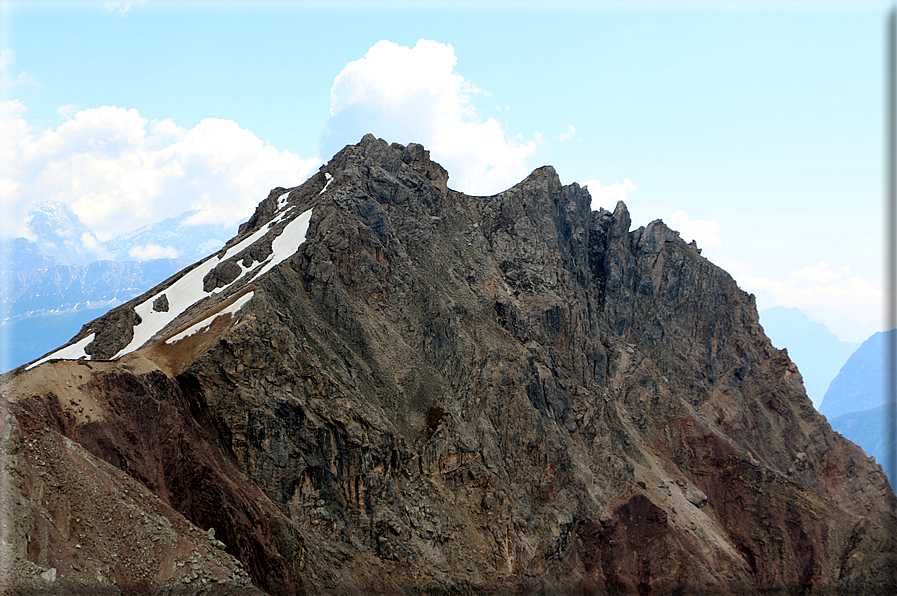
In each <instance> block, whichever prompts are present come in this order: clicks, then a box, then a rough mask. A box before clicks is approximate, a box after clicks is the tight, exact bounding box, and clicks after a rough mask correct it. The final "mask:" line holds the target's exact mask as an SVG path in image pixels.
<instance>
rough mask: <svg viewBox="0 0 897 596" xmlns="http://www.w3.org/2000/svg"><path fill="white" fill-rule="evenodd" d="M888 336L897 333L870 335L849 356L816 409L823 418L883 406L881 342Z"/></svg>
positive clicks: (883, 345) (893, 331)
mask: <svg viewBox="0 0 897 596" xmlns="http://www.w3.org/2000/svg"><path fill="white" fill-rule="evenodd" d="M891 333H897V330H893V329H892V330H891V331H887V332H885V333H882V332H878V333H875V334H873V335H872V336H871V337H870V338H869V339H867V340H866V341H864V342H863V344H862V345H861V346H860V347H859V348H857V350H856V351H855V352H854V353H853V354H851V356H850V358H849V359H848V360H847V362H846V363H845V364H844V366H843V367H842V368H841V370H840V372H838V375H837V376H836V377H835V378H834V380H832V382H831V385H829V388H828V391H826V393H825V399H823V400H822V405H821V406H820V407H819V411H820V412H821V413H823V414H825V416H826V417H827V418H829V419H832V418H835V417H837V416H841V415H843V414H848V413H851V412H861V411H864V410H869V409H871V408H876V407H878V406H881V405H882V404H883V403H884V400H885V396H884V363H885V338H886V337H888V334H891ZM798 366H799V365H798Z"/></svg>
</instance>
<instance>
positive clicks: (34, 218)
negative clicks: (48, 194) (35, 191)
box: [25, 201, 105, 265]
mask: <svg viewBox="0 0 897 596" xmlns="http://www.w3.org/2000/svg"><path fill="white" fill-rule="evenodd" d="M25 223H26V225H27V226H28V227H29V228H30V230H31V232H32V233H33V234H35V236H36V237H37V240H36V244H37V246H38V247H39V249H40V251H41V252H42V253H44V254H46V255H49V256H51V257H53V258H54V259H57V260H58V261H61V262H63V263H70V264H73V265H85V264H87V263H89V262H91V261H95V260H97V259H98V258H102V257H103V256H105V252H104V251H103V248H102V243H101V242H100V241H99V239H98V238H97V237H96V235H95V234H94V233H93V232H92V231H90V230H89V229H88V228H87V226H85V225H84V224H83V223H82V222H81V220H80V219H79V218H78V216H77V215H75V213H74V212H73V211H72V210H71V208H70V207H69V206H68V205H66V204H65V203H62V202H60V201H42V202H40V203H35V204H34V205H33V206H32V208H31V210H29V211H28V216H27V218H26V220H25Z"/></svg>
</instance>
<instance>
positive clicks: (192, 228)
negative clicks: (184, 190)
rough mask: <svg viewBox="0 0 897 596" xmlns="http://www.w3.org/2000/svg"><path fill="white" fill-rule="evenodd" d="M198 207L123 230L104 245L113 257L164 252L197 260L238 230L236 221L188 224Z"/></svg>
mask: <svg viewBox="0 0 897 596" xmlns="http://www.w3.org/2000/svg"><path fill="white" fill-rule="evenodd" d="M196 213H197V211H195V210H194V211H185V212H184V213H181V214H180V215H178V216H177V217H169V218H166V219H163V220H162V221H159V222H156V223H154V224H151V225H148V226H144V227H142V228H139V229H137V230H132V231H130V232H125V233H124V234H121V235H120V236H118V237H117V238H114V239H112V240H109V241H108V242H106V243H105V244H104V245H103V246H104V248H105V249H106V250H108V251H109V252H110V253H111V254H112V255H113V256H114V258H115V260H116V261H131V260H135V259H140V258H145V257H147V256H157V257H162V256H167V257H171V258H178V259H183V260H187V261H191V262H193V261H198V260H199V259H201V258H203V257H206V256H208V255H209V254H211V253H213V252H214V251H216V250H218V249H219V248H221V247H222V246H224V243H225V242H226V241H228V240H230V239H231V238H232V237H234V236H235V235H236V233H237V227H238V226H237V225H233V226H225V225H222V224H199V225H187V224H186V223H185V221H186V220H187V219H188V218H189V217H190V216H192V215H195V214H196Z"/></svg>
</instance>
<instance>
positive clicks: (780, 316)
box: [760, 306, 859, 413]
mask: <svg viewBox="0 0 897 596" xmlns="http://www.w3.org/2000/svg"><path fill="white" fill-rule="evenodd" d="M760 323H761V324H762V325H763V330H764V331H766V335H767V336H769V339H770V340H772V343H773V345H774V346H775V347H777V348H779V349H782V348H787V349H788V355H789V356H790V357H791V360H793V361H794V362H795V363H796V364H797V367H798V369H799V370H800V374H801V376H802V377H803V379H804V387H806V389H807V395H808V396H809V397H810V399H811V400H812V401H813V404H814V405H815V406H816V407H817V409H818V408H819V407H820V403H821V402H822V398H823V396H824V395H825V392H826V390H827V389H828V386H829V383H831V381H832V379H834V378H835V376H836V375H837V374H838V371H839V370H841V367H842V366H843V365H844V363H845V362H847V359H848V358H849V357H850V355H851V354H852V353H853V351H854V350H856V349H857V347H858V346H859V344H857V343H853V342H847V341H841V340H839V339H838V336H837V335H835V334H834V333H832V332H831V331H830V330H829V328H828V327H826V326H825V325H823V324H822V323H816V322H813V321H811V320H810V318H809V317H808V316H807V315H806V314H805V313H804V312H803V311H801V310H800V309H799V308H785V307H783V306H774V307H772V308H768V309H766V310H763V311H761V312H760ZM823 413H825V412H823Z"/></svg>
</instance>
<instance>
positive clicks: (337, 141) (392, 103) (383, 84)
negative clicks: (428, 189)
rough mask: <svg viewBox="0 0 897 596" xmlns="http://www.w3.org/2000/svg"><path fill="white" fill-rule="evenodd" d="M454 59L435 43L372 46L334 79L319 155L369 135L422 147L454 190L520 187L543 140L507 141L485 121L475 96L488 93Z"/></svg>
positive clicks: (478, 191) (450, 50) (449, 48)
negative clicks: (445, 172)
mask: <svg viewBox="0 0 897 596" xmlns="http://www.w3.org/2000/svg"><path fill="white" fill-rule="evenodd" d="M456 62H457V58H456V57H455V51H454V48H453V47H452V46H451V45H447V44H442V43H438V42H435V41H428V40H424V39H421V40H419V41H418V42H417V44H416V45H415V46H414V47H413V48H409V47H406V46H401V45H399V44H396V43H393V42H390V41H386V40H382V41H379V42H377V43H376V44H374V46H373V47H371V48H370V49H369V50H368V51H367V53H366V54H365V55H364V57H363V58H360V59H359V60H355V61H353V62H350V63H349V64H347V65H346V67H345V68H343V70H342V71H341V72H340V73H339V74H338V75H337V76H336V78H335V79H334V81H333V87H332V89H331V90H330V114H331V117H330V119H328V121H327V122H326V123H325V124H324V127H323V129H322V134H321V140H320V143H319V145H318V147H319V154H320V155H322V156H325V157H329V156H330V155H332V154H333V153H335V152H336V151H338V150H339V149H341V148H342V147H343V146H345V145H347V144H350V143H357V142H358V140H359V139H360V138H361V137H362V136H364V134H366V133H369V132H370V133H373V134H374V135H376V136H378V137H381V138H384V139H386V140H388V141H390V142H398V143H402V144H408V143H412V142H414V143H421V144H423V145H424V146H425V147H426V148H427V149H429V150H430V152H431V157H432V158H433V159H435V160H436V161H438V162H440V163H441V164H442V165H443V166H444V167H445V168H446V169H447V170H448V171H449V173H450V175H451V179H450V180H449V185H450V186H451V187H452V188H455V189H457V190H461V191H464V192H468V193H471V194H490V193H494V192H499V191H502V190H505V189H506V188H508V187H509V186H510V185H512V184H514V183H516V182H519V181H520V180H521V179H523V178H524V177H525V176H526V175H527V174H528V173H529V170H530V169H529V168H528V167H527V165H526V159H527V158H528V157H529V156H531V155H533V153H535V150H536V146H537V144H538V142H539V139H538V137H534V138H533V139H532V140H525V139H524V138H523V137H522V136H520V135H516V136H510V135H508V134H507V133H506V132H505V130H504V129H503V127H502V125H501V123H500V122H499V121H498V120H495V119H494V118H489V119H486V120H483V119H481V118H480V117H479V115H478V113H477V110H476V106H475V105H474V97H475V96H476V95H484V96H485V95H488V93H487V92H485V91H483V90H482V89H479V88H477V87H476V86H475V85H474V84H473V83H472V82H470V81H468V80H466V79H465V78H464V77H463V76H462V75H460V74H458V73H456V72H455V71H454V68H455V64H456Z"/></svg>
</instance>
